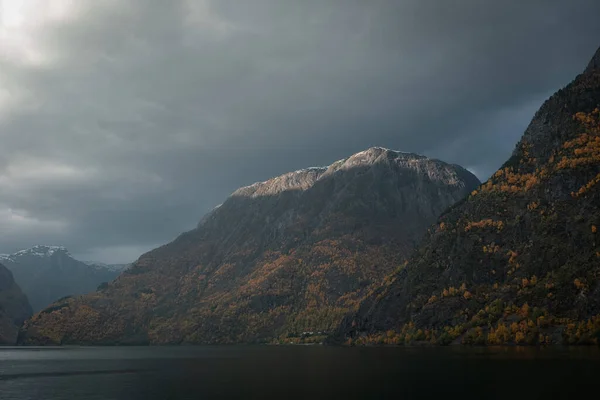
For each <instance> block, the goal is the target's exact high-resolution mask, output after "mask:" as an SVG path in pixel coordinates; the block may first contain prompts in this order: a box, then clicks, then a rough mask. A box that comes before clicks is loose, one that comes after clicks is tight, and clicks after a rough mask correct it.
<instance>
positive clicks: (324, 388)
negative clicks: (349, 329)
mask: <svg viewBox="0 0 600 400" xmlns="http://www.w3.org/2000/svg"><path fill="white" fill-rule="evenodd" d="M598 367H600V351H599V350H598V349H597V348H571V349H556V348H553V349H549V348H548V349H534V348H515V347H513V348H342V347H322V346H231V347H105V348H99V347H64V348H0V398H1V399H2V400H13V399H18V400H22V399H57V400H60V399H85V400H108V399H115V400H116V399H119V400H120V399H123V400H137V399H144V400H154V399H160V400H165V399H213V398H223V399H230V398H231V399H234V398H240V399H248V398H260V399H321V398H326V399H337V398H342V399H354V398H364V399H372V398H373V399H381V398H402V399H406V398H428V397H436V398H528V399H535V398H572V397H573V396H574V395H576V394H577V393H582V394H583V393H586V391H589V387H590V386H596V385H597V384H598V383H597V381H596V380H597V371H598Z"/></svg>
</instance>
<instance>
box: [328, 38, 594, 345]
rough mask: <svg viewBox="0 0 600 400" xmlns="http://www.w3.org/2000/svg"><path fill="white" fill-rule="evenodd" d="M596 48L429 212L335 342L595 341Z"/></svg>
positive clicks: (498, 342) (547, 342) (346, 320)
mask: <svg viewBox="0 0 600 400" xmlns="http://www.w3.org/2000/svg"><path fill="white" fill-rule="evenodd" d="M599 56H600V50H599V52H598V53H596V55H595V56H594V59H593V60H592V62H591V63H590V65H589V66H588V68H587V69H586V70H585V72H584V73H583V74H582V75H580V76H578V77H577V78H576V79H575V80H574V81H573V82H572V83H571V84H569V85H568V86H567V87H565V88H564V89H561V90H559V91H558V92H557V93H556V94H555V95H553V96H552V97H551V98H550V99H548V100H547V101H546V102H545V103H544V105H543V106H542V107H541V109H540V110H539V111H538V112H537V113H536V115H535V117H534V118H533V120H532V122H531V124H530V125H529V127H528V129H527V131H526V132H525V134H524V135H523V138H522V140H521V141H520V142H519V144H518V145H517V147H516V149H515V151H514V154H513V155H512V157H511V158H510V159H509V160H508V161H507V162H506V163H505V165H504V166H503V167H502V168H501V169H499V170H498V171H497V172H496V173H495V174H494V175H493V177H492V178H490V179H489V180H488V181H487V182H486V183H484V184H483V185H482V186H481V187H480V188H478V189H477V190H476V191H474V192H473V193H472V194H471V195H470V196H469V197H468V198H467V199H465V200H464V201H462V202H460V203H459V204H457V205H455V206H454V207H451V209H450V210H449V211H447V212H445V213H444V214H443V215H442V216H441V218H440V219H439V220H438V223H437V225H436V226H435V228H434V229H432V230H431V231H430V232H429V233H428V235H427V236H426V238H425V239H424V241H423V243H422V245H421V246H420V247H419V249H418V250H417V251H416V252H415V254H414V255H413V256H412V257H411V259H410V261H409V262H408V264H407V267H406V268H404V269H403V270H402V271H399V272H397V273H395V274H393V275H392V276H391V277H390V279H389V280H388V283H387V284H386V285H384V286H382V287H381V288H379V289H378V290H377V291H376V293H374V294H373V295H372V296H370V297H369V298H368V299H367V300H365V301H364V302H363V304H362V305H361V307H360V311H359V312H358V313H357V314H356V315H354V316H351V317H348V318H346V319H345V321H344V323H343V324H342V326H341V328H340V330H339V331H338V334H337V335H336V340H337V341H349V342H351V343H352V342H354V343H366V342H371V343H406V342H414V341H427V342H430V343H438V344H439V343H443V344H447V343H450V342H457V343H466V344H473V343H475V344H504V343H517V344H540V343H541V344H550V343H568V344H576V343H578V344H588V343H597V342H598V341H599V340H600V316H599V314H600V284H599V278H600V236H599V235H600V232H599V231H598V230H599V229H600V210H599V206H600V110H599V107H600V65H599V63H598V57H599Z"/></svg>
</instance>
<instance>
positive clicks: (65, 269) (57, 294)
mask: <svg viewBox="0 0 600 400" xmlns="http://www.w3.org/2000/svg"><path fill="white" fill-rule="evenodd" d="M0 262H2V263H3V264H4V265H5V266H6V267H7V268H8V269H10V270H11V272H12V273H13V275H14V278H15V281H16V282H17V283H18V284H19V286H20V287H21V289H22V290H23V292H25V294H26V295H27V297H28V298H29V301H30V303H31V306H32V307H33V310H34V311H36V312H37V311H40V310H41V309H43V308H44V307H47V306H48V305H50V304H52V303H53V302H55V301H56V300H58V299H60V298H62V297H65V296H71V295H78V294H84V293H89V292H93V291H94V290H96V288H97V287H98V285H100V284H101V283H103V282H109V281H112V280H113V279H115V278H116V277H117V275H118V274H119V271H117V270H113V269H109V268H105V267H102V266H98V265H94V266H89V265H87V264H85V263H83V262H81V261H77V260H75V259H74V258H73V257H71V254H69V252H68V250H67V249H66V248H64V247H61V246H34V247H32V248H30V249H27V250H21V251H18V252H16V253H14V254H9V255H8V254H3V255H0Z"/></svg>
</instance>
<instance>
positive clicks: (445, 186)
mask: <svg viewBox="0 0 600 400" xmlns="http://www.w3.org/2000/svg"><path fill="white" fill-rule="evenodd" d="M477 185H479V181H478V180H477V178H476V177H475V176H474V175H472V174H471V173H470V172H468V171H466V170H465V169H463V168H461V167H459V166H456V165H449V164H446V163H443V162H441V161H438V160H432V159H429V158H426V157H423V156H420V155H416V154H410V153H401V152H396V151H391V150H387V149H382V148H371V149H368V150H366V151H362V152H360V153H357V154H354V155H353V156H351V157H349V158H347V159H344V160H340V161H337V162H335V163H333V164H332V165H330V166H328V167H323V168H309V169H304V170H301V171H296V172H291V173H287V174H284V175H282V176H279V177H276V178H273V179H270V180H268V181H266V182H260V183H255V184H253V185H251V186H248V187H244V188H241V189H239V190H237V191H235V192H234V193H233V194H232V195H231V196H230V197H229V198H228V199H227V200H226V201H225V202H224V203H223V204H222V205H221V206H219V207H217V208H215V209H214V210H213V211H211V212H210V213H208V214H207V215H206V216H205V217H204V218H203V219H202V220H201V221H200V223H199V224H198V226H197V228H196V229H194V230H192V231H190V232H187V233H184V234H182V235H181V236H180V237H178V238H177V239H176V240H175V241H173V242H172V243H169V244H167V245H165V246H162V247H160V248H158V249H155V250H153V251H151V252H149V253H147V254H145V255H143V256H142V257H140V258H139V259H138V260H137V262H135V263H134V264H133V265H132V266H131V267H130V268H129V269H128V270H127V271H125V272H124V273H123V274H121V275H120V276H119V278H117V279H116V280H115V281H114V282H112V283H110V284H109V285H108V286H107V287H105V288H103V289H102V290H99V291H97V292H96V293H93V294H90V295H87V296H83V297H78V298H70V299H66V300H63V301H59V302H57V303H56V304H54V305H53V306H51V307H49V308H47V309H45V310H43V311H42V312H41V313H39V314H37V315H35V316H34V317H33V318H32V319H31V320H30V321H29V322H28V323H27V324H26V325H25V328H24V330H23V335H22V338H21V339H22V342H23V343H27V344H33V343H63V344H64V343H85V344H114V343H121V344H123V343H152V344H164V343H234V342H265V341H274V340H276V341H277V340H286V341H299V340H301V339H304V340H314V341H317V340H321V338H319V337H318V336H322V335H323V333H324V332H330V331H331V330H332V329H334V328H335V327H336V326H337V325H338V324H339V322H340V321H341V318H342V317H343V316H344V315H345V314H346V313H347V312H349V311H350V310H355V309H356V307H357V305H358V304H359V301H360V299H361V298H363V297H364V296H365V295H366V294H367V293H368V292H369V290H371V288H373V287H374V285H375V284H376V283H379V282H380V281H381V280H382V279H383V278H384V277H385V276H386V275H388V274H389V273H391V272H392V271H393V270H394V269H395V268H397V267H398V266H400V265H401V264H402V262H404V261H405V258H406V256H407V255H408V254H409V253H410V252H411V251H412V249H413V248H414V245H415V244H416V243H417V242H418V241H419V240H420V238H421V237H422V235H423V234H424V233H425V231H426V229H427V226H428V225H430V224H431V223H433V222H434V221H435V219H436V218H437V216H438V215H439V214H440V213H441V212H442V211H443V210H444V209H446V208H447V207H448V206H449V205H450V204H453V203H454V202H456V201H457V200H460V199H461V198H463V197H464V196H466V195H467V194H468V193H470V192H471V191H472V190H473V189H474V188H475V187H477Z"/></svg>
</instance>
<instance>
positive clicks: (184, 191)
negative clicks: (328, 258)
mask: <svg viewBox="0 0 600 400" xmlns="http://www.w3.org/2000/svg"><path fill="white" fill-rule="evenodd" d="M16 3H19V2H12V1H2V0H0V13H1V14H0V15H3V18H0V21H2V22H0V24H2V25H0V138H1V139H2V146H1V147H0V225H1V229H0V251H5V252H9V251H13V250H16V249H19V248H22V247H26V246H30V245H32V244H36V243H48V244H63V245H66V246H68V247H69V248H70V249H71V251H72V252H73V253H76V254H78V255H80V256H81V257H88V258H89V257H92V258H100V259H101V260H102V261H127V260H128V259H130V258H135V257H137V256H138V255H139V254H140V253H141V252H142V251H143V250H146V249H148V248H151V247H153V246H155V245H158V244H161V243H164V242H166V241H168V240H170V239H172V238H173V237H175V236H176V235H177V234H178V233H179V232H181V231H184V230H187V229H189V228H191V227H193V226H195V224H196V223H197V221H198V220H199V219H200V217H201V215H202V214H203V213H204V212H206V211H208V210H209V209H210V208H212V207H213V206H215V205H217V204H219V203H220V202H222V201H223V199H224V198H225V197H226V196H227V195H228V194H229V193H230V192H232V191H233V190H234V189H235V188H237V187H239V186H241V185H247V184H250V183H252V182H254V181H257V180H263V179H267V178H269V177H271V176H274V175H278V174H280V173H283V172H286V171H289V170H294V169H298V168H302V167H305V166H310V165H325V164H329V163H331V162H332V161H335V160H337V159H340V158H343V157H345V156H348V155H350V154H352V153H354V152H357V151H360V150H362V149H364V148H366V147H369V146H375V145H378V146H384V147H390V148H395V149H400V150H405V151H413V152H419V153H424V154H426V155H428V156H432V157H437V158H441V159H443V160H446V161H449V162H454V163H459V164H461V165H463V166H465V167H468V168H470V169H471V170H472V171H474V172H476V173H477V174H478V175H479V177H480V178H482V179H483V178H486V177H487V176H488V175H489V174H490V173H491V172H493V171H494V170H495V169H496V168H497V167H498V166H499V165H500V164H502V162H503V161H504V160H505V159H506V158H507V157H508V155H509V154H510V152H511V151H512V149H513V148H514V145H515V144H516V142H517V140H518V139H519V137H520V136H521V134H522V132H523V130H524V128H525V127H526V125H527V123H528V122H529V120H530V119H531V117H532V116H533V113H534V112H535V110H536V109H537V108H538V107H539V105H541V103H542V101H543V100H544V99H545V98H546V97H547V96H548V95H550V94H551V93H552V92H554V91H555V90H556V89H558V88H559V87H561V86H562V85H564V84H566V83H568V82H569V81H570V80H571V79H572V78H573V77H574V76H575V75H576V74H577V73H579V72H581V71H582V70H583V69H584V68H585V65H586V63H587V61H588V59H589V58H590V57H591V56H592V54H593V53H594V51H595V50H596V48H597V46H599V45H600V25H599V24H597V16H598V15H600V3H598V2H597V1H594V0H587V1H584V0H574V1H569V2H566V1H554V0H529V1H527V2H523V1H516V0H514V1H504V2H499V1H482V0H462V1H452V2H451V1H446V0H436V1H433V0H432V1H423V0H420V1H416V0H409V1H401V0H396V1H378V0H374V1H368V2H366V1H358V0H346V1H322V0H321V1H302V2H292V1H286V2H282V1H275V0H253V1H243V2H241V1H234V0H219V1H208V0H205V1H184V0H180V1H168V2H167V1H158V0H153V1H149V0H130V1H116V0H111V1H104V2H97V1H91V0H90V1H77V2H74V1H68V0H54V1H53V2H49V3H52V4H53V5H55V7H54V8H53V7H51V6H48V5H47V3H48V2H45V1H41V0H27V1H24V2H23V4H24V5H23V6H15V5H14V4H16ZM524 3H526V4H524ZM19 7H21V9H19ZM19 13H21V14H19ZM20 15H26V18H25V19H23V18H20V17H19V16H20ZM7 16H8V17H7Z"/></svg>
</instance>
